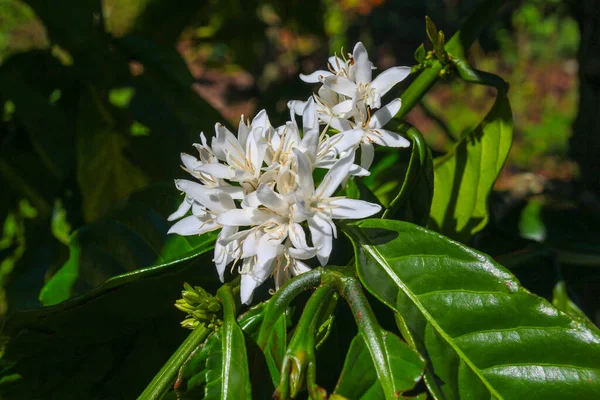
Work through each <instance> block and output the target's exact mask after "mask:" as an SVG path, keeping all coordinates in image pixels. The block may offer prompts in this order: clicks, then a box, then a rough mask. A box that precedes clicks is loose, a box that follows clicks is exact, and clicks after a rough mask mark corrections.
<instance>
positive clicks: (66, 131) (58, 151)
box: [0, 51, 75, 181]
mask: <svg viewBox="0 0 600 400" xmlns="http://www.w3.org/2000/svg"><path fill="white" fill-rule="evenodd" d="M40 70H43V71H44V74H43V77H44V79H43V80H42V79H40V73H39V72H40ZM69 73H70V71H68V70H67V68H66V67H64V66H62V65H60V63H59V61H58V60H57V59H56V58H55V57H53V56H52V55H51V54H50V53H49V52H42V51H30V52H27V53H23V54H18V55H16V56H13V57H11V58H10V59H9V60H7V62H5V63H3V64H2V67H1V68H0V87H1V88H2V94H1V97H2V99H3V100H6V101H11V102H12V103H13V104H14V107H15V114H14V115H15V117H16V119H17V120H18V121H19V122H20V123H21V124H22V125H23V126H24V128H25V130H26V131H27V134H28V136H29V138H30V140H31V143H32V144H33V147H34V149H35V151H36V153H37V154H38V155H39V157H40V159H41V160H42V162H43V163H44V164H45V167H46V168H47V169H48V170H49V171H51V172H52V174H53V175H54V176H55V178H56V179H58V180H59V181H64V180H65V179H66V178H67V177H68V176H69V174H70V173H71V172H72V170H73V169H74V164H75V152H74V151H73V141H74V131H73V127H72V125H71V124H70V121H68V119H67V115H66V113H65V111H64V110H63V109H61V108H60V107H59V106H58V105H57V104H53V103H52V102H51V101H50V93H51V92H52V91H53V90H54V91H57V92H58V93H60V92H61V90H65V88H64V87H63V86H66V84H67V82H64V81H63V78H64V75H67V74H69ZM69 83H71V82H69Z"/></svg>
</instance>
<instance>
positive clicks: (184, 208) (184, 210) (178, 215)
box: [167, 198, 192, 221]
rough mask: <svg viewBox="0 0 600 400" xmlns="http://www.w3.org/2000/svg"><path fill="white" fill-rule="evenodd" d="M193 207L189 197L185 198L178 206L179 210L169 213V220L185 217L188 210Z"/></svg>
mask: <svg viewBox="0 0 600 400" xmlns="http://www.w3.org/2000/svg"><path fill="white" fill-rule="evenodd" d="M191 207H192V202H190V201H188V199H187V198H184V199H183V201H182V202H181V204H180V205H179V207H178V208H177V211H175V212H174V213H173V214H171V215H169V217H168V218H167V221H175V220H176V219H179V218H181V217H183V216H184V215H185V214H187V212H188V211H190V208H191Z"/></svg>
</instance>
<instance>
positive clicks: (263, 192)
mask: <svg viewBox="0 0 600 400" xmlns="http://www.w3.org/2000/svg"><path fill="white" fill-rule="evenodd" d="M256 196H257V198H258V201H260V203H261V204H262V205H264V206H265V207H267V208H269V209H271V210H273V211H275V212H276V213H278V214H281V215H287V214H288V212H289V208H290V205H289V204H288V202H287V201H285V200H284V199H283V197H281V195H280V194H278V193H275V191H273V189H271V187H269V186H268V185H264V184H261V185H260V186H259V187H258V189H257V190H256Z"/></svg>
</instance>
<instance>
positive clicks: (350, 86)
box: [321, 42, 411, 108]
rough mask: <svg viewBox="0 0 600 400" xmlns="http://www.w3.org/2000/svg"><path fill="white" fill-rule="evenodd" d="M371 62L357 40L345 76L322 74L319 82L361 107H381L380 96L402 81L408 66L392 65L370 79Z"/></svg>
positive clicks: (408, 69)
mask: <svg viewBox="0 0 600 400" xmlns="http://www.w3.org/2000/svg"><path fill="white" fill-rule="evenodd" d="M372 69H373V63H372V62H371V61H369V55H368V54H367V50H366V49H365V46H363V44H362V43H361V42H358V43H357V44H356V46H354V51H353V52H352V63H351V64H350V66H349V69H348V74H347V76H343V74H336V75H334V74H329V75H322V78H321V82H322V83H323V85H324V86H326V87H328V88H329V89H331V90H333V91H334V92H336V93H339V94H341V95H344V96H347V97H348V98H351V99H353V101H354V103H358V104H359V106H360V107H361V108H365V107H366V106H368V107H370V108H379V107H381V97H382V96H383V95H385V94H386V93H387V92H389V91H390V89H391V88H392V87H394V86H395V85H396V84H397V83H398V82H401V81H403V80H404V79H405V78H406V77H407V76H408V75H409V74H410V71H411V69H410V67H392V68H389V69H387V70H385V71H383V72H382V73H381V74H379V75H378V76H377V77H376V78H375V79H372Z"/></svg>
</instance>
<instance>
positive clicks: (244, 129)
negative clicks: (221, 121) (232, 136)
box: [238, 114, 250, 148]
mask: <svg viewBox="0 0 600 400" xmlns="http://www.w3.org/2000/svg"><path fill="white" fill-rule="evenodd" d="M249 132H250V127H249V126H248V125H246V123H245V122H244V114H242V115H241V116H240V124H239V125H238V141H239V142H240V145H241V147H242V148H244V147H246V140H247V139H248V133H249Z"/></svg>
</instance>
